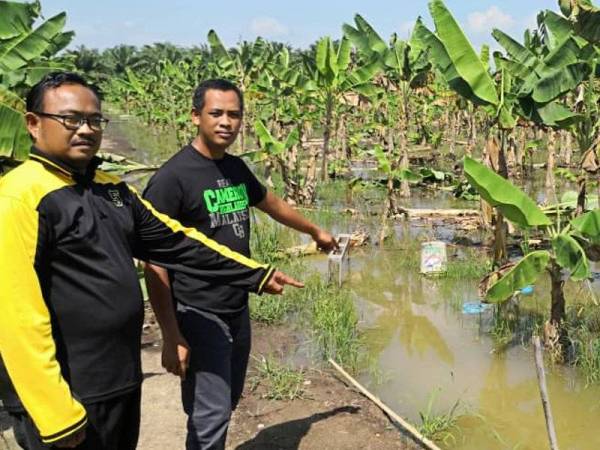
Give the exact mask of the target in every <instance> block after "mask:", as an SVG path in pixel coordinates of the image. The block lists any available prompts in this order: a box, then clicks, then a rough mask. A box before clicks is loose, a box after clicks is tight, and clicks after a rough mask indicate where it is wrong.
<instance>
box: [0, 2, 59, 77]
mask: <svg viewBox="0 0 600 450" xmlns="http://www.w3.org/2000/svg"><path fill="white" fill-rule="evenodd" d="M66 18H67V15H66V14H65V13H60V14H57V15H56V16H54V17H52V18H50V19H48V20H47V21H46V22H44V23H43V24H42V25H40V26H39V27H38V28H36V29H35V30H32V31H29V32H28V33H24V34H23V35H21V36H19V37H18V38H16V39H11V40H10V41H8V42H5V43H1V42H0V69H2V70H4V71H8V72H10V71H13V70H17V69H20V68H21V67H24V66H26V65H27V64H28V63H29V62H30V61H32V60H34V59H36V58H38V57H40V56H41V55H42V54H43V53H44V52H45V51H46V50H47V49H48V48H49V47H50V46H51V45H52V40H53V39H54V38H55V37H56V36H57V35H59V34H60V33H61V32H62V29H63V27H64V25H65V21H66Z"/></svg>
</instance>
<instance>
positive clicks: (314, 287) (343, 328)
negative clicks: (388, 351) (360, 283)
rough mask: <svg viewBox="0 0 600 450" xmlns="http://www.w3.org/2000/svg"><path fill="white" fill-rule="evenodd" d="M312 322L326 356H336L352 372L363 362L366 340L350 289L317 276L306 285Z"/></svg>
mask: <svg viewBox="0 0 600 450" xmlns="http://www.w3.org/2000/svg"><path fill="white" fill-rule="evenodd" d="M304 296H305V299H306V300H305V301H306V302H307V304H308V305H309V307H310V309H309V312H308V317H307V318H308V322H309V324H310V327H311V329H312V330H313V335H314V339H315V341H316V343H317V346H318V348H319V349H320V352H321V354H322V357H323V359H328V358H332V359H334V360H335V361H337V362H338V363H339V364H341V365H342V366H343V367H345V368H347V369H348V370H350V371H352V372H356V371H357V370H358V369H359V367H360V365H361V353H360V349H361V347H362V339H361V336H360V333H359V331H358V316H357V313H356V309H355V306H354V302H353V300H352V296H351V294H350V292H349V291H347V290H345V289H343V288H342V289H340V288H337V287H334V286H332V285H328V284H327V283H325V282H324V281H323V280H322V279H321V277H320V276H313V277H311V278H310V280H309V281H308V282H307V283H306V287H305V288H304Z"/></svg>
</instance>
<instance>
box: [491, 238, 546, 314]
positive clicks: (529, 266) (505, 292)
mask: <svg viewBox="0 0 600 450" xmlns="http://www.w3.org/2000/svg"><path fill="white" fill-rule="evenodd" d="M549 262H550V253H548V252H547V251H545V250H538V251H534V252H531V253H529V254H527V255H526V256H525V257H523V258H522V259H521V260H520V261H519V262H518V263H517V264H516V265H515V266H514V267H513V268H512V269H510V270H509V271H508V272H507V273H506V274H505V275H504V276H503V277H502V278H500V279H499V280H498V281H496V282H495V283H494V284H493V285H492V286H491V287H490V288H489V289H488V291H487V294H486V296H485V300H486V301H488V302H491V303H500V302H503V301H506V300H508V299H509V298H511V297H512V295H513V294H514V293H515V292H516V291H519V290H521V289H523V288H524V287H525V286H530V285H532V284H534V283H535V282H536V281H537V279H538V278H539V276H540V275H541V274H542V273H543V272H544V270H545V269H546V267H547V266H548V263H549Z"/></svg>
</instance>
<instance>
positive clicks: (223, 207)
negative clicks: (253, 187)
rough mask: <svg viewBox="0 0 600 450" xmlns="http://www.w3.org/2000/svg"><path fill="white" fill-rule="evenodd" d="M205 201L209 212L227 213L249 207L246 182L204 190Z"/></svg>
mask: <svg viewBox="0 0 600 450" xmlns="http://www.w3.org/2000/svg"><path fill="white" fill-rule="evenodd" d="M204 202H205V203H206V208H207V209H208V212H209V213H216V212H218V213H220V214H227V213H231V212H236V211H241V210H243V209H247V208H248V204H249V200H248V191H247V190H246V185H245V184H244V183H241V184H238V185H237V186H227V187H224V188H219V189H207V190H206V191H204Z"/></svg>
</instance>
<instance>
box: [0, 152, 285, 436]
mask: <svg viewBox="0 0 600 450" xmlns="http://www.w3.org/2000/svg"><path fill="white" fill-rule="evenodd" d="M97 166H98V161H97V160H94V161H93V162H92V163H91V164H90V167H89V168H88V171H87V173H86V174H77V173H75V172H73V171H72V170H71V169H70V168H69V167H68V166H66V165H64V164H63V163H61V162H60V161H59V160H56V159H53V158H50V157H49V156H47V155H44V154H43V153H41V152H39V151H38V150H36V149H35V148H34V149H33V150H32V154H31V157H30V159H29V160H28V161H26V162H25V163H23V164H22V165H21V166H19V167H18V168H16V169H14V170H13V171H11V172H10V173H9V174H8V175H6V176H5V177H4V178H2V179H0V355H1V356H2V360H3V362H4V366H5V368H6V371H4V370H2V372H3V373H4V376H2V375H0V384H2V385H3V386H2V389H0V391H5V393H4V395H3V397H4V398H3V401H4V404H5V406H6V407H7V409H9V410H10V409H14V410H18V409H19V408H24V409H25V410H26V411H27V413H28V414H29V415H30V416H31V418H32V419H33V421H34V423H35V425H36V427H37V428H38V430H39V432H40V435H41V437H42V440H43V441H44V442H46V443H50V442H54V441H56V440H59V439H61V438H63V437H66V436H68V435H70V434H72V433H74V432H76V431H77V430H79V429H81V428H82V427H84V426H85V424H86V414H85V409H84V408H83V406H82V405H84V404H86V403H92V402H97V401H102V400H104V399H107V398H111V397H114V396H118V395H121V394H124V393H126V392H128V391H131V390H133V389H137V388H138V387H139V385H140V383H141V379H142V377H141V364H140V340H141V326H142V320H143V304H142V295H141V291H140V286H139V282H138V276H137V273H136V270H135V267H134V264H133V259H132V258H134V257H135V258H138V259H140V260H144V261H149V262H151V263H153V264H157V265H161V266H163V267H166V268H168V269H172V270H177V271H182V272H186V273H188V274H190V275H192V276H194V277H198V278H199V279H206V280H209V281H211V282H218V283H223V284H229V285H231V286H237V287H241V288H243V289H246V290H249V291H255V292H259V293H260V291H261V290H262V288H263V286H264V285H265V283H266V282H267V280H268V279H269V278H270V276H271V275H272V273H273V269H272V268H270V267H269V266H265V265H260V264H258V263H256V262H255V261H253V260H251V259H249V258H246V257H244V256H242V255H240V254H238V253H235V252H233V251H231V250H230V249H228V248H227V247H225V246H222V245H220V244H217V243H216V242H214V241H212V240H210V239H208V238H207V237H206V236H205V235H203V234H202V233H200V232H198V231H196V230H194V229H190V228H184V227H183V226H182V225H181V224H180V223H179V222H177V221H175V220H172V219H170V218H169V217H167V216H165V215H163V214H160V213H158V212H157V211H155V210H154V209H153V208H152V206H151V205H150V204H149V203H148V202H147V201H145V200H143V199H142V198H141V197H139V196H138V194H137V193H136V192H135V191H134V190H133V189H132V188H130V187H129V186H128V185H127V184H126V183H124V182H122V181H121V180H119V179H118V178H116V177H114V176H112V175H109V174H106V173H103V172H101V171H97V170H96V167H97ZM6 391H8V392H6ZM21 410H22V409H21Z"/></svg>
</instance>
